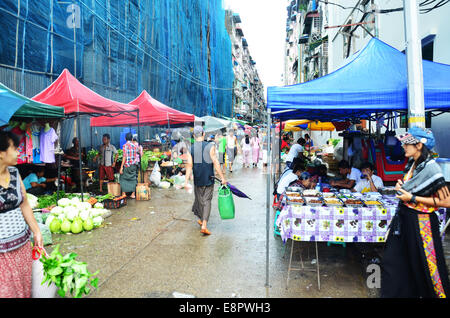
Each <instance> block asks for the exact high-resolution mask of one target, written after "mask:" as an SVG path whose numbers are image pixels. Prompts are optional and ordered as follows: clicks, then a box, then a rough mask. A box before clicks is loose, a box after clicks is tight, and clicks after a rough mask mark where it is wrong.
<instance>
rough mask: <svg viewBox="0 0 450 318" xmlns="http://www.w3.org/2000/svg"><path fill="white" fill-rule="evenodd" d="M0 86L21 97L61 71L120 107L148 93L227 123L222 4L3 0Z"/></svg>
mask: <svg viewBox="0 0 450 318" xmlns="http://www.w3.org/2000/svg"><path fill="white" fill-rule="evenodd" d="M0 21H1V22H0V24H1V25H2V32H1V33H0V82H2V83H4V84H5V85H7V86H8V87H10V88H12V89H15V90H16V91H18V92H20V93H22V94H23V95H25V96H29V97H31V96H33V95H35V94H36V93H38V92H40V91H41V90H42V89H44V88H45V87H46V86H48V85H49V84H50V83H51V82H52V81H53V80H55V79H56V77H57V76H58V75H59V74H60V73H61V72H62V71H63V69H64V68H67V69H68V70H69V71H70V72H71V73H72V74H73V75H75V76H76V77H77V78H78V79H79V80H80V81H81V82H82V83H83V84H85V85H86V86H88V87H89V88H91V89H93V90H94V91H95V92H97V93H99V94H101V95H103V96H105V97H107V98H111V99H115V100H117V101H120V102H126V103H128V102H129V101H131V100H133V99H134V98H136V97H137V96H138V95H139V94H140V93H141V92H142V90H144V89H145V90H147V91H148V92H149V93H150V94H151V95H152V96H153V97H154V98H155V99H157V100H159V101H161V102H162V103H164V104H166V105H169V106H171V107H173V108H176V109H179V110H182V111H184V112H188V113H193V114H195V115H196V116H204V115H214V116H218V117H219V116H230V114H231V108H232V106H231V105H232V85H233V79H234V75H233V68H232V60H231V42H230V39H229V36H228V33H227V31H226V28H225V11H224V9H223V7H222V0H164V1H161V0H75V1H69V0H68V1H56V0H40V1H35V0H34V1H33V0H2V1H1V2H0Z"/></svg>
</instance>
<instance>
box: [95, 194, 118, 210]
mask: <svg viewBox="0 0 450 318" xmlns="http://www.w3.org/2000/svg"><path fill="white" fill-rule="evenodd" d="M108 199H109V200H112V199H114V196H113V195H112V194H111V193H108V194H105V195H102V196H99V197H97V201H98V203H101V202H103V201H105V200H108ZM95 206H96V204H94V207H95Z"/></svg>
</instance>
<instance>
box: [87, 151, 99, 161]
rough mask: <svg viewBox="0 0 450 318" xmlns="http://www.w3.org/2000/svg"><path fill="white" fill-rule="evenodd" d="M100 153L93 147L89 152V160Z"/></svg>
mask: <svg viewBox="0 0 450 318" xmlns="http://www.w3.org/2000/svg"><path fill="white" fill-rule="evenodd" d="M98 154H99V152H98V150H97V149H91V150H89V151H88V153H87V159H88V160H89V161H91V160H93V159H94V158H95V157H96V156H97V155H98Z"/></svg>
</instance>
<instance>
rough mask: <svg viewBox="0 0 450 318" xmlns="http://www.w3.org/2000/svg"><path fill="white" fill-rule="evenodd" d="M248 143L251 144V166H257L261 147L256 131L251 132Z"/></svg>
mask: <svg viewBox="0 0 450 318" xmlns="http://www.w3.org/2000/svg"><path fill="white" fill-rule="evenodd" d="M250 145H251V146H252V156H253V158H252V159H253V167H257V166H258V161H259V151H260V148H261V145H260V142H259V138H258V133H257V132H253V134H252V138H251V139H250Z"/></svg>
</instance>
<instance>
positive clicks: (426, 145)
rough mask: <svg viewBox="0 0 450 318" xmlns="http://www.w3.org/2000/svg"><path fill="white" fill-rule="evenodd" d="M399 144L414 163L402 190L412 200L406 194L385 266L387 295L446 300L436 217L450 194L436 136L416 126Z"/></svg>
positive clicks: (400, 184)
mask: <svg viewBox="0 0 450 318" xmlns="http://www.w3.org/2000/svg"><path fill="white" fill-rule="evenodd" d="M398 139H399V140H400V141H401V143H402V146H403V149H404V150H405V156H406V157H407V158H408V159H409V161H408V163H407V165H406V167H405V170H404V177H403V178H402V180H398V182H397V185H396V189H397V191H400V190H401V189H403V190H404V191H405V192H406V193H411V194H412V196H411V197H409V196H408V200H409V201H406V195H405V194H404V193H403V192H401V193H402V195H399V197H401V198H402V199H403V200H404V201H403V200H402V201H401V202H400V203H399V205H398V209H397V212H396V214H395V216H394V218H393V219H392V221H391V224H390V227H389V233H388V236H387V240H386V245H385V249H384V255H383V257H382V264H381V265H382V266H381V296H382V297H387V298H393V297H402V298H411V297H414V298H445V297H448V296H449V293H450V283H449V278H448V270H447V266H446V264H445V256H444V252H443V248H442V239H441V236H440V231H439V221H438V217H437V214H436V213H434V212H435V210H436V206H437V205H438V202H439V203H441V202H445V201H446V200H449V199H448V198H449V196H450V193H449V191H448V188H447V185H446V182H445V179H444V176H443V174H442V170H441V168H440V166H439V165H438V164H437V163H436V161H435V160H434V159H433V158H432V157H431V156H430V150H431V149H432V148H433V147H434V144H435V141H434V136H433V133H432V132H431V131H430V130H425V129H422V128H418V127H412V128H410V129H409V130H408V132H407V133H406V134H404V135H401V136H399V137H398ZM417 197H421V198H422V199H421V201H422V202H419V201H418V200H417ZM424 198H427V199H426V200H424ZM430 201H432V202H433V203H432V204H430V203H431V202H430Z"/></svg>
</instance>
